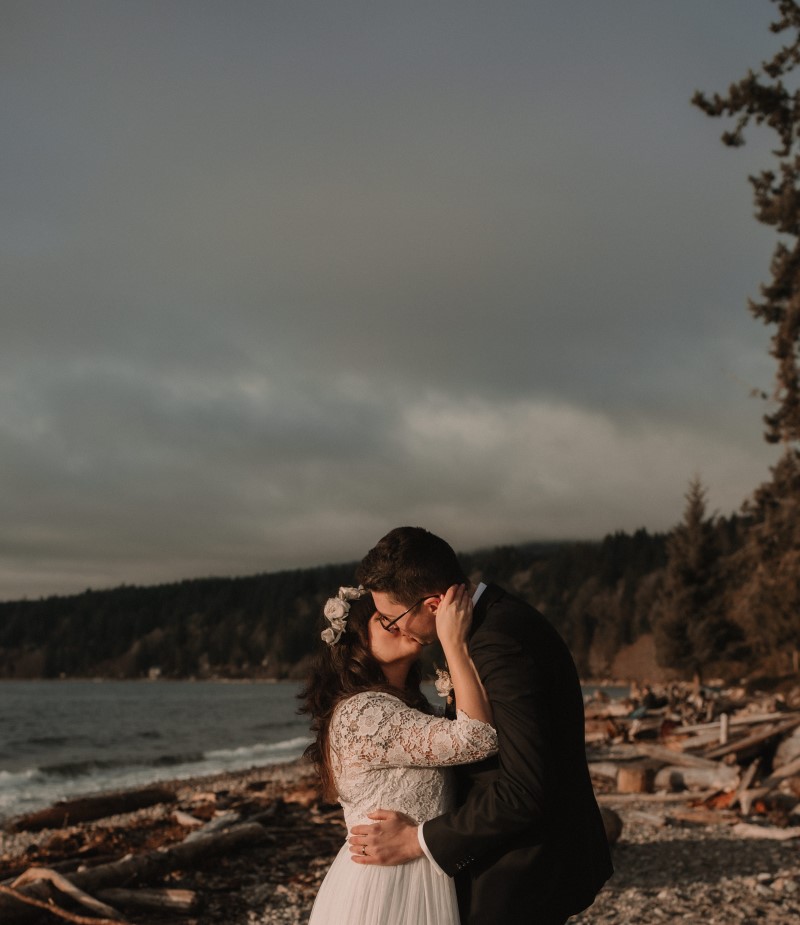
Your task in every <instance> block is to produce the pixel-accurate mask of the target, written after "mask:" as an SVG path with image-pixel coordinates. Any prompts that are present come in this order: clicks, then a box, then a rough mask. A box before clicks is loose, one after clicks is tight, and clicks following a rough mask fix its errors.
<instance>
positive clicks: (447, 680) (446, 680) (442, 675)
mask: <svg viewBox="0 0 800 925" xmlns="http://www.w3.org/2000/svg"><path fill="white" fill-rule="evenodd" d="M433 684H434V687H435V688H436V693H437V694H438V695H439V696H440V697H449V696H450V694H451V693H452V692H453V681H452V679H451V677H450V672H449V671H446V670H445V669H444V668H437V669H436V680H435V681H434V682H433Z"/></svg>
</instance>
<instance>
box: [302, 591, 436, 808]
mask: <svg viewBox="0 0 800 925" xmlns="http://www.w3.org/2000/svg"><path fill="white" fill-rule="evenodd" d="M374 613H375V604H374V602H373V600H372V595H370V594H365V595H364V596H363V597H361V598H359V599H358V600H354V601H351V602H350V612H349V614H348V615H347V629H346V630H345V632H344V633H343V634H342V635H341V637H340V638H339V641H338V642H337V643H336V644H335V645H332V646H329V645H328V644H327V643H325V642H322V640H320V642H319V651H318V652H317V654H316V657H315V660H314V663H313V666H312V669H311V673H310V675H309V678H308V681H307V683H306V686H305V688H304V689H303V690H302V691H301V692H300V693H299V694H298V697H299V698H300V699H301V701H302V706H301V707H300V709H299V711H298V712H300V713H308V714H309V715H310V716H311V731H312V733H313V734H314V741H313V742H312V743H311V745H309V746H308V748H307V749H306V750H305V752H304V754H305V756H306V758H309V759H310V760H311V761H312V762H313V763H314V765H315V767H316V769H317V772H318V773H319V776H320V780H321V781H322V795H323V797H324V798H325V799H326V800H330V801H331V802H333V801H335V800H336V787H335V784H334V780H333V772H332V769H331V756H330V742H329V732H330V722H331V716H332V715H333V711H334V710H335V709H336V707H337V705H338V704H339V703H340V702H341V701H342V700H344V699H345V698H347V697H352V695H353V694H358V693H361V692H362V691H385V692H386V693H389V694H393V695H394V696H395V697H399V698H400V700H402V701H403V702H404V703H405V704H407V705H408V706H410V707H414V708H415V709H417V710H421V711H422V712H424V713H430V712H431V707H430V704H429V703H428V701H427V699H426V697H425V695H424V694H423V693H422V691H421V690H420V682H421V680H422V675H421V673H420V669H419V666H418V665H417V664H414V665H412V666H411V670H410V671H409V673H408V677H407V679H406V685H405V688H403V689H402V690H400V689H399V688H396V687H393V686H392V685H391V684H389V683H388V681H387V680H386V678H385V676H384V674H383V671H382V670H381V666H380V664H379V663H378V661H377V660H376V659H375V657H374V656H373V655H372V652H371V651H370V647H369V621H370V619H371V618H372V616H373V615H374ZM327 626H328V623H327V621H325V619H324V618H322V619H321V622H320V631H322V629H323V628H325V627H327Z"/></svg>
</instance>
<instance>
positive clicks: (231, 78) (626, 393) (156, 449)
mask: <svg viewBox="0 0 800 925" xmlns="http://www.w3.org/2000/svg"><path fill="white" fill-rule="evenodd" d="M773 18H775V17H774V10H773V6H772V4H771V3H769V2H767V0H705V2H702V3H700V2H697V0H668V2H655V0H537V2H531V0H518V2H506V0H492V2H482V3H476V2H469V0H458V2H440V0H434V2H431V0H421V2H418V0H403V2H400V3H394V2H392V3H389V2H375V0H371V2H361V3H351V2H340V0H325V2H302V0H286V2H281V3H278V2H268V0H260V2H256V0H253V2H243V0H215V2H202V0H186V2H178V0H153V2H147V0H135V2H134V0H128V2H122V0H95V2H85V0H70V2H66V3H65V2H63V0H53V2H41V0H19V2H17V0H0V133H2V147H1V149H0V150H1V151H2V153H1V154H0V157H1V158H2V165H3V167H2V171H0V251H1V256H0V259H1V260H2V264H1V265H0V278H1V279H2V283H1V284H0V285H1V296H0V297H1V299H2V304H0V311H1V312H2V330H1V332H0V599H2V598H5V599H8V598H14V597H21V596H23V595H24V596H28V597H39V596H42V595H48V594H53V593H65V592H74V591H82V590H84V589H85V588H87V587H93V588H102V587H110V586H114V585H118V584H121V583H123V582H124V583H137V584H146V583H155V582H162V581H169V580H176V579H182V578H190V577H200V576H206V575H234V574H238V575H241V574H250V573H253V572H259V571H272V570H275V569H282V568H293V567H300V566H305V565H317V564H322V563H325V562H341V561H348V560H351V559H355V558H359V557H360V556H361V555H362V554H363V553H364V552H365V551H366V550H367V549H368V548H369V547H370V546H372V545H373V544H374V542H375V541H376V540H377V539H378V538H379V537H380V536H381V535H382V534H383V533H385V532H386V531H387V530H388V529H390V528H391V527H393V526H396V525H398V524H403V523H410V524H415V525H416V524H418V525H422V526H426V527H428V528H430V529H432V530H434V531H435V532H437V533H440V534H442V535H444V536H445V537H447V538H448V539H449V540H450V541H451V542H452V543H453V545H454V546H456V548H458V549H463V550H467V549H475V548H479V547H484V546H488V545H494V544H498V543H504V542H515V541H523V540H532V539H554V538H557V539H562V538H563V539H566V538H599V537H601V536H603V535H604V534H606V533H608V532H610V531H614V530H629V531H630V530H634V529H636V528H638V527H641V526H644V527H647V528H648V529H649V530H663V529H667V528H669V527H670V526H671V525H672V524H674V523H675V522H676V521H677V520H678V519H679V518H680V515H681V510H682V506H683V494H684V492H685V490H686V487H687V483H688V481H689V479H690V478H691V477H692V476H693V475H695V474H698V475H700V477H701V478H702V479H703V480H704V482H705V483H706V484H707V485H708V488H709V501H710V505H711V507H712V508H713V509H715V510H718V511H719V512H720V513H726V514H727V513H730V512H731V511H733V510H735V509H737V508H738V507H739V505H740V504H741V502H742V501H743V499H744V498H745V497H746V496H747V495H748V494H749V493H750V492H751V491H752V489H753V488H754V487H755V486H756V485H757V484H758V483H759V482H760V481H762V480H764V479H765V478H767V477H768V475H769V466H770V464H771V463H772V462H773V461H774V459H775V453H774V451H773V450H771V449H770V448H769V447H768V446H767V445H766V444H765V442H764V440H763V437H762V431H763V427H762V424H761V416H762V414H763V413H764V411H765V410H766V408H765V406H764V404H763V403H762V402H759V401H758V400H756V399H753V398H752V397H750V389H751V388H753V387H759V388H766V389H769V388H771V384H772V379H773V363H772V361H771V360H770V358H769V356H768V354H767V347H768V333H769V332H768V331H767V330H766V329H764V328H763V327H762V326H761V325H760V324H759V323H757V322H756V321H755V320H753V319H752V318H751V317H750V315H749V314H748V312H747V308H746V301H747V298H748V296H755V295H757V293H758V285H759V283H760V282H762V281H764V280H766V279H767V278H768V266H769V255H770V252H771V250H772V247H773V244H774V240H773V238H772V236H771V234H770V232H769V231H768V230H767V229H764V228H762V227H761V226H759V225H758V223H757V222H756V221H755V219H754V218H753V206H752V196H751V189H750V186H749V184H748V182H747V175H748V173H753V172H755V171H756V170H758V169H761V168H763V167H767V166H770V165H771V163H772V160H771V156H770V154H769V143H770V141H771V139H769V138H758V137H756V138H754V139H753V141H751V142H750V143H749V144H748V145H747V146H746V147H745V148H744V149H741V150H739V151H732V150H729V149H726V148H725V147H724V146H723V145H722V144H721V142H720V141H719V135H720V132H721V131H722V129H723V128H724V127H725V126H724V124H723V123H720V122H719V121H717V120H711V119H709V118H708V117H706V116H704V115H703V114H702V113H701V112H700V111H699V110H697V109H696V108H694V107H692V106H691V105H690V102H689V100H690V97H691V95H692V93H693V91H694V90H695V89H698V88H699V89H704V90H708V91H714V90H720V91H723V90H725V89H726V88H727V86H728V84H729V83H730V82H731V81H733V80H736V79H738V78H740V77H741V76H743V75H744V73H745V72H746V70H747V68H748V67H750V66H757V65H758V63H759V62H760V61H761V60H762V59H763V58H765V57H767V56H769V55H771V53H772V51H773V50H774V49H776V48H777V47H778V41H779V40H778V39H776V37H774V36H772V35H771V34H770V33H769V31H768V24H769V22H770V21H771V20H772V19H773Z"/></svg>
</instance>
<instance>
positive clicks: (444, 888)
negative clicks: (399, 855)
mask: <svg viewBox="0 0 800 925" xmlns="http://www.w3.org/2000/svg"><path fill="white" fill-rule="evenodd" d="M309 925H459V919H458V906H457V905H456V890H455V885H454V883H453V880H452V879H451V878H450V877H446V876H444V875H443V874H439V873H437V872H436V871H435V870H434V869H433V867H431V864H430V862H429V861H428V859H427V858H416V859H415V860H413V861H409V863H408V864H400V865H398V866H397V867H376V866H373V865H371V864H356V863H355V862H354V861H351V860H350V849H349V848H348V846H347V842H345V844H344V845H343V846H342V849H341V851H340V852H339V853H338V854H337V855H336V858H335V860H334V862H333V864H331V867H330V870H329V871H328V873H327V874H326V875H325V879H324V880H323V881H322V886H321V887H320V888H319V893H317V898H316V900H315V902H314V908H313V909H312V910H311V918H310V919H309Z"/></svg>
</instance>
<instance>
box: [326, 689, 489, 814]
mask: <svg viewBox="0 0 800 925" xmlns="http://www.w3.org/2000/svg"><path fill="white" fill-rule="evenodd" d="M330 744H331V759H332V767H333V775H334V779H335V781H336V789H337V791H338V793H339V799H340V802H341V804H342V808H343V809H344V816H345V820H346V822H347V825H348V828H349V827H351V826H353V825H358V824H359V823H363V822H370V821H371V820H369V819H367V813H370V812H372V811H373V810H376V809H393V810H397V811H398V812H402V813H406V814H407V815H409V816H411V818H412V819H414V820H415V821H416V822H417V823H420V822H424V821H425V820H427V819H432V818H433V817H434V816H438V815H440V814H441V813H443V812H445V811H446V810H448V809H450V808H451V806H452V803H453V796H454V790H453V781H452V776H451V773H450V772H448V771H446V770H445V768H446V766H448V765H456V764H468V763H471V762H473V761H480V760H481V759H482V758H487V757H488V756H489V755H493V754H494V753H495V752H496V751H497V733H496V732H495V731H494V729H493V728H492V727H491V726H489V725H488V724H486V723H482V722H480V721H479V720H474V719H470V718H469V717H468V716H467V715H466V714H465V713H462V712H461V711H459V712H458V717H457V719H455V720H449V719H445V718H444V717H440V716H430V715H429V714H427V713H421V712H420V711H419V710H415V709H413V708H412V707H408V706H406V705H405V704H404V703H403V701H402V700H399V699H398V698H397V697H393V696H392V695H391V694H386V693H383V692H381V691H366V692H363V693H360V694H354V695H353V696H352V697H349V698H348V699H347V700H344V701H342V703H340V704H339V706H338V707H337V708H336V710H335V711H334V713H333V716H332V717H331V727H330Z"/></svg>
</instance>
